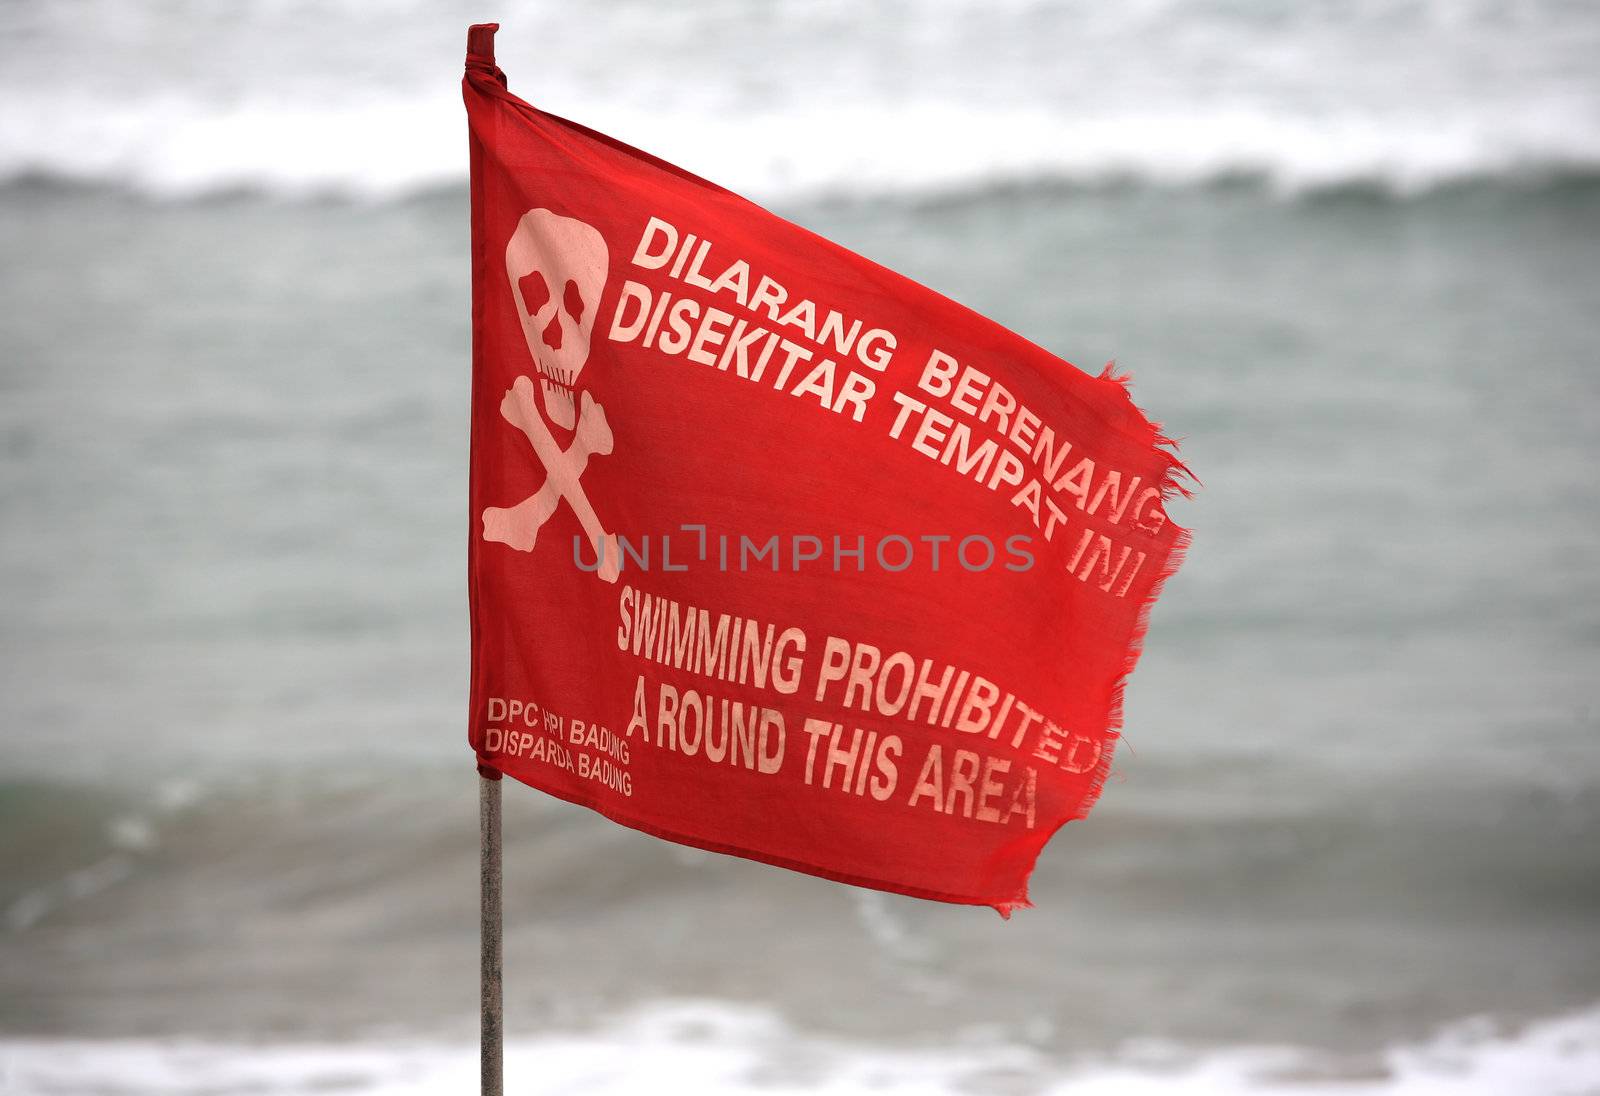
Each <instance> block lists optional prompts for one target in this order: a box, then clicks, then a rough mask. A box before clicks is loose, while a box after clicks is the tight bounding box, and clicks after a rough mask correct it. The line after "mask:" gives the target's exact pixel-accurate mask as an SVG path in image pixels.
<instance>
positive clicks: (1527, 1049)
mask: <svg viewBox="0 0 1600 1096" xmlns="http://www.w3.org/2000/svg"><path fill="white" fill-rule="evenodd" d="M476 1070H477V1055H476V1050H475V1048H473V1047H470V1046H450V1045H441V1044H426V1043H416V1042H410V1043H400V1042H390V1043H378V1042H373V1043H365V1044H295V1045H288V1044H284V1045H276V1046H257V1045H249V1046H247V1045H242V1044H225V1043H208V1042H196V1041H172V1042H135V1041H100V1042H96V1041H86V1040H22V1039H10V1040H3V1041H0V1091H3V1092H6V1093H15V1094H17V1096H29V1094H35V1093H36V1094H40V1096H43V1094H45V1093H58V1092H68V1091H70V1092H99V1091H105V1092H116V1093H119V1094H128V1096H140V1094H144V1093H152V1094H154V1093H161V1094H163V1096H186V1094H191V1093H192V1094H200V1093H208V1094H218V1096H222V1094H228V1093H241V1094H242V1093H256V1092H299V1091H318V1092H320V1091H330V1090H337V1091H341V1092H351V1093H361V1094H368V1096H424V1094H431V1093H459V1092H469V1091H472V1089H473V1087H474V1085H475V1084H476ZM506 1076H507V1080H508V1088H509V1089H510V1090H511V1091H529V1090H537V1091H540V1092H582V1093H584V1094H585V1096H608V1094H612V1093H617V1094H622V1093H629V1094H631V1093H639V1092H650V1093H665V1094H671V1093H694V1094H696V1096H744V1094H752V1096H753V1094H762V1096H791V1094H794V1096H799V1094H802V1093H821V1094H823V1096H847V1094H857V1093H860V1094H867V1093H871V1094H875V1096H924V1094H935V1093H956V1092H962V1093H966V1092H983V1091H991V1090H1002V1091H1008V1092H1011V1091H1026V1092H1037V1093H1041V1094H1043V1096H1101V1094H1104V1093H1108V1092H1114V1093H1118V1094H1120V1096H1168V1094H1173V1096H1177V1094H1182V1096H1225V1094H1249V1096H1290V1094H1296V1096H1488V1094H1496V1096H1499V1094H1505V1093H1535V1092H1537V1093H1541V1094H1543V1096H1580V1094H1585V1093H1594V1092H1596V1091H1597V1090H1600V1008H1596V1009H1593V1010H1589V1011H1586V1012H1581V1013H1577V1014H1574V1015H1571V1016H1566V1017H1562V1018H1558V1019H1553V1020H1548V1021H1544V1022H1542V1023H1537V1024H1534V1025H1531V1026H1529V1027H1526V1028H1524V1029H1523V1030H1521V1031H1520V1032H1517V1033H1515V1034H1505V1033H1500V1032H1497V1031H1496V1030H1495V1029H1494V1028H1493V1026H1492V1025H1490V1024H1488V1023H1486V1022H1482V1021H1478V1022H1469V1023H1465V1024H1462V1025H1458V1026H1456V1027H1453V1028H1451V1029H1449V1030H1447V1031H1446V1032H1444V1033H1442V1034H1441V1035H1440V1036H1439V1037H1437V1038H1436V1039H1433V1040H1430V1041H1429V1042H1427V1043H1425V1044H1419V1045H1412V1046H1405V1047H1398V1048H1395V1049H1393V1050H1391V1051H1390V1052H1388V1053H1387V1054H1386V1055H1384V1056H1383V1063H1382V1066H1381V1068H1379V1069H1377V1070H1373V1069H1370V1068H1366V1069H1363V1070H1361V1071H1359V1072H1350V1071H1346V1073H1345V1075H1343V1076H1341V1075H1340V1073H1339V1070H1338V1068H1337V1064H1336V1063H1330V1061H1329V1060H1328V1059H1327V1058H1326V1056H1322V1055H1317V1054H1314V1053H1311V1052H1308V1051H1303V1050H1296V1049H1292V1048H1270V1047H1256V1048H1248V1047H1241V1048H1227V1049H1216V1050H1209V1051H1204V1052H1199V1053H1193V1052H1185V1051H1182V1050H1180V1049H1178V1048H1174V1047H1169V1046H1158V1045H1151V1044H1142V1045H1130V1046H1129V1047H1128V1048H1127V1049H1126V1050H1124V1051H1123V1052H1121V1053H1119V1054H1117V1055H1114V1056H1111V1057H1109V1058H1104V1059H1094V1060H1090V1059H1081V1060H1076V1061H1073V1062H1069V1063H1067V1064H1065V1065H1062V1064H1059V1063H1052V1062H1051V1061H1050V1060H1049V1059H1047V1058H1046V1057H1045V1056H1044V1055H1043V1054H1042V1053H1041V1052H1039V1051H1038V1050H1035V1049H1031V1048H1028V1047H1024V1046H1020V1045H1016V1044H1007V1043H1003V1042H996V1041H993V1040H992V1039H983V1038H974V1039H972V1040H969V1041H959V1042H958V1043H957V1044H956V1045H953V1046H952V1045H941V1046H938V1047H933V1048H928V1049H917V1050H906V1049H885V1048H876V1047H870V1046H866V1045H862V1044H857V1043H850V1042H846V1041H843V1040H840V1039H836V1038H825V1037H820V1036H816V1035H807V1034H803V1033H799V1032H796V1031H794V1030H792V1029H791V1028H789V1027H788V1026H787V1025H785V1024H784V1023H783V1022H782V1021H780V1020H779V1019H778V1018H777V1017H775V1016H773V1015H772V1014H770V1013H767V1012H764V1011H761V1010H754V1009H747V1008H735V1007H733V1006H729V1005H725V1004H717V1003H710V1002H668V1003H662V1004H658V1005H654V1006H651V1007H647V1008H640V1009H638V1010H636V1011H634V1012H632V1013H629V1014H628V1015H626V1016H623V1017H621V1018H619V1019H618V1020H617V1021H616V1022H615V1023H614V1024H612V1025H610V1026H608V1027H606V1028H604V1029H603V1030H600V1031H595V1032H591V1033H576V1034H563V1035H551V1036H547V1037H542V1038H536V1039H521V1040H513V1041H512V1042H511V1043H510V1044H509V1045H508V1047H507V1054H506Z"/></svg>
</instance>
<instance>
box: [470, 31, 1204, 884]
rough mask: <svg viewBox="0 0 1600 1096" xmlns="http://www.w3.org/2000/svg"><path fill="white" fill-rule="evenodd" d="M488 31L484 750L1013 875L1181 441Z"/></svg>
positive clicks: (845, 860)
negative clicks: (612, 120)
mask: <svg viewBox="0 0 1600 1096" xmlns="http://www.w3.org/2000/svg"><path fill="white" fill-rule="evenodd" d="M495 30H496V27H495V26H494V25H493V24H490V25H486V26H477V27H473V28H472V30H471V32H470V34H469V38H468V54H467V72H466V79H465V81H464V85H463V87H464V93H465V97H466V104H467V114H468V118H469V121H470V125H471V148H472V277H473V282H472V288H473V294H472V321H473V343H472V362H473V380H472V472H471V500H470V501H471V537H470V548H469V552H468V561H469V562H468V568H469V585H470V597H471V607H472V698H471V716H470V725H469V732H468V736H469V740H470V742H471V744H472V746H473V748H474V749H475V750H476V751H477V755H478V760H479V764H480V767H482V768H483V769H484V770H485V771H486V772H502V773H506V774H508V775H510V776H513V777H515V778H516V779H518V780H521V781H523V782H524V783H527V784H530V785H532V786H533V787H536V788H539V789H542V790H543V791H546V792H549V793H550V794H552V795H555V796H558V797H560V798H562V799H566V800H569V801H571V802H574V803H580V804H583V805H585V806H588V807H592V808H593V809H595V810H597V811H599V812H601V813H602V814H604V815H606V816H607V817H609V818H611V819H613V820H615V821H617V822H620V823H622V824H624V825H627V826H631V827H633V828H634V829H638V830H643V831H645V832H646V833H652V834H655V835H657V836H659V837H664V838H668V839H670V840H673V841H679V842H682V843H684V844H688V845H694V846H698V847H700V848H704V849H711V850H713V851H717V852H725V853H732V854H735V855H738V856H745V857H749V858H751V859H755V860H761V861H765V862H766V863H770V864H776V865H780V866H782V867H787V868H792V869H794V870H796V871H802V872H809V873H811V874H813V875H819V876H823V877H825V878H828V879H835V880H839V881H841V882H845V883H853V884H857V885H859V886H865V887H875V888H878V889H881V890H888V891H897V892H899V893H902V894H909V895H915V896H918V897H921V898H931V899H937V900H939V901H944V902H962V903H970V904H975V905H990V906H994V907H995V908H996V909H998V910H999V911H1000V912H1001V913H1003V914H1009V912H1010V910H1011V909H1012V908H1014V907H1016V906H1021V905H1026V904H1027V879H1028V875H1029V873H1030V871H1031V870H1032V868H1033V864H1034V861H1035V859H1036V858H1037V857H1038V854H1039V851H1040V850H1041V849H1042V848H1043V847H1044V845H1045V843H1046V842H1047V841H1048V840H1049V839H1050V837H1051V835H1052V834H1053V833H1054V832H1055V831H1056V830H1057V829H1058V828H1059V827H1060V826H1061V825H1062V824H1063V823H1065V822H1067V821H1069V820H1071V819H1074V818H1081V817H1083V816H1084V815H1085V814H1086V813H1087V812H1088V811H1089V808H1090V807H1091V806H1092V805H1093V803H1094V801H1095V799H1096V797H1097V796H1098V795H1099V793H1100V788H1101V784H1102V783H1103V781H1104V780H1105V778H1106V774H1107V772H1108V771H1109V769H1110V765H1111V755H1112V746H1113V741H1114V739H1115V737H1116V733H1117V728H1118V726H1119V724H1120V720H1121V706H1122V687H1123V682H1124V680H1125V678H1126V677H1127V675H1128V673H1129V672H1130V671H1131V670H1132V669H1133V665H1134V662H1135V661H1136V659H1137V657H1138V654H1139V647H1140V641H1141V637H1142V634H1143V631H1144V624H1145V619H1146V616H1147V614H1148V612H1149V609H1150V606H1151V605H1152V603H1153V602H1154V600H1155V597H1156V594H1157V592H1158V591H1159V589H1160V587H1161V584H1162V582H1163V581H1164V580H1165V579H1166V578H1167V577H1168V576H1169V575H1170V574H1171V573H1172V572H1173V571H1174V570H1175V569H1176V567H1177V565H1178V560H1179V557H1180V555H1181V553H1182V549H1183V547H1184V544H1185V542H1186V540H1187V535H1186V534H1185V532H1184V531H1183V530H1181V529H1179V528H1178V527H1177V526H1176V525H1174V524H1173V523H1172V522H1171V521H1169V520H1168V518H1167V515H1166V511H1165V508H1164V507H1165V502H1166V500H1167V499H1168V498H1169V497H1170V496H1171V495H1172V494H1173V493H1174V492H1175V491H1179V490H1181V488H1179V487H1178V486H1177V480H1178V477H1179V476H1180V475H1182V474H1183V472H1184V469H1183V467H1182V465H1180V464H1179V463H1178V461H1177V459H1176V457H1175V456H1174V454H1173V452H1172V448H1173V447H1172V445H1171V443H1170V442H1168V440H1167V439H1166V438H1164V437H1163V436H1162V435H1161V433H1160V430H1159V427H1158V426H1157V425H1156V424H1153V423H1151V422H1149V421H1148V420H1147V419H1146V418H1145V417H1144V416H1143V415H1142V414H1141V413H1140V412H1139V410H1138V409H1137V408H1135V407H1134V405H1133V403H1132V401H1131V400H1130V399H1129V397H1128V394H1127V391H1126V389H1125V387H1124V383H1123V381H1124V379H1123V378H1118V377H1113V376H1110V375H1109V371H1108V372H1107V373H1103V374H1101V375H1100V376H1099V377H1091V376H1089V375H1087V374H1084V373H1081V372H1079V371H1078V370H1076V369H1075V368H1074V367H1073V366H1071V365H1069V364H1068V363H1066V362H1064V361H1062V360H1060V359H1058V358H1056V357H1054V356H1052V355H1051V354H1049V353H1047V352H1046V351H1044V350H1042V349H1040V348H1039V347H1037V346H1034V345H1033V344H1031V343H1029V342H1027V341H1026V340H1024V339H1022V338H1020V337H1018V336H1017V335H1014V334H1012V333H1011V332H1009V331H1006V330H1004V329H1003V328H1001V327H999V326H998V325H996V324H995V323H993V322H991V321H989V320H986V319H984V318H983V317H981V316H979V315H977V314H975V313H973V312H971V311H969V310H968V309H966V308H964V307H962V306H961V305H958V304H956V303H954V302H952V301H950V300H947V299H946V298H944V297H941V296H940V295H939V294H937V293H934V292H932V291H931V290H929V289H926V288H924V287H922V286H920V285H917V284H916V283H914V282H911V281H909V280H907V279H905V278H903V277H901V276H899V275H897V274H895V273H893V272H891V271H889V270H886V269H884V268H883V267H881V266H878V265H876V264H874V263H872V262H869V261H868V260H866V259H863V258H861V257H860V256H858V255H854V254H852V253H851V252H849V251H847V250H845V249H844V248H842V247H839V246H838V245H836V244H833V243H830V242H829V241H827V240H824V239H822V238H820V237H818V236H816V235H814V234H812V233H810V232H807V231H806V230H805V229H802V228H799V227H797V226H795V225H793V224H790V223H789V222H787V221H784V220H783V219H781V218H779V217H776V216H774V215H773V214H771V213H768V212H767V211H766V210H763V209H761V208H760V207H758V206H755V205H753V204H751V203H750V202H748V201H746V200H744V199H743V198H740V197H738V196H737V195H735V194H732V193H730V192H728V191H726V190H723V189H722V188H720V187H718V186H715V185H713V184H712V183H709V182H707V181H705V180H704V179H700V178H697V177H696V176H694V175H691V174H689V173H688V172H686V171H683V170H682V169H680V168H677V167H674V166H673V165H671V164H668V163H665V162H663V161H661V160H659V159H656V158H655V157H653V156H649V155H647V154H645V153H643V152H640V151H638V150H636V149H633V148H629V147H628V146H626V145H624V144H621V143H620V142H618V141H615V140H612V139H611V138H609V137H606V136H603V135H602V134H599V133H596V132H594V131H592V130H589V129H586V128H584V127H583V126H580V125H577V124H574V123H572V122H568V121H566V120H564V119H561V118H557V117H554V116H553V115H550V114H546V113H544V112H543V111H540V110H537V109H536V108H534V107H532V106H529V105H528V104H527V103H525V102H523V101H522V100H521V99H518V98H517V97H516V96H514V95H512V94H510V93H509V92H508V91H507V90H506V87H505V77H504V76H503V74H502V73H501V71H500V70H499V69H498V68H497V67H496V66H495V62H494V53H493V35H494V31H495ZM819 154H820V153H819Z"/></svg>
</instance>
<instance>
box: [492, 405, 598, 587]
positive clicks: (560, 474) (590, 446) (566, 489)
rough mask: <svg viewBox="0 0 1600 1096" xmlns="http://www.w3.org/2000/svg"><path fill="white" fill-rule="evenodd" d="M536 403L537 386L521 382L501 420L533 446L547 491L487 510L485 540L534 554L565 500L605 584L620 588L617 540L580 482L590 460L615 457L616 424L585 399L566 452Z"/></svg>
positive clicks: (504, 409)
mask: <svg viewBox="0 0 1600 1096" xmlns="http://www.w3.org/2000/svg"><path fill="white" fill-rule="evenodd" d="M535 398H536V393H535V391H534V386H533V381H531V380H529V379H528V378H527V377H518V378H517V379H516V382H515V383H514V384H513V385H512V386H511V388H510V390H508V391H507V392H506V395H505V398H504V399H503V400H501V401H500V414H501V415H502V416H503V417H504V418H505V420H506V421H507V422H509V423H510V424H511V425H512V426H515V427H516V428H517V429H519V430H521V431H522V433H523V434H524V435H525V436H526V437H527V439H528V444H529V445H531V446H533V452H534V455H535V456H537V457H538V458H539V462H540V463H541V464H543V465H544V468H545V480H544V486H542V487H540V488H539V490H537V491H535V492H534V493H533V494H532V495H529V496H528V497H527V498H525V499H523V500H522V501H521V502H519V503H517V504H516V505H515V506H511V507H499V506H489V507H486V508H485V509H484V511H483V539H484V540H492V541H497V542H498V543H501V544H508V545H510V546H511V547H512V548H515V549H516V550H517V551H519V552H528V551H532V550H533V543H534V540H535V539H536V538H537V537H538V535H539V530H540V529H541V528H543V527H544V523H545V522H546V521H549V520H550V517H551V515H553V514H554V513H555V512H556V507H557V506H559V505H560V504H561V500H562V499H566V500H567V505H568V506H570V507H572V512H573V514H574V515H576V517H577V519H578V524H580V525H582V526H583V531H584V532H585V533H586V534H588V537H589V545H590V547H591V548H593V549H594V551H595V555H596V558H597V559H598V560H599V570H598V571H597V573H598V574H599V576H600V577H601V578H602V579H604V580H605V581H606V582H615V581H617V574H618V571H619V570H620V567H619V564H620V560H619V558H618V550H617V538H616V537H615V536H614V535H613V534H611V533H608V532H606V531H605V529H604V528H602V527H601V525H600V519H599V518H598V517H596V516H595V512H594V507H593V506H591V505H590V504H589V496H588V495H586V494H585V493H584V490H583V485H582V484H581V483H580V482H579V480H580V478H581V477H582V476H583V471H584V469H585V468H587V467H588V465H589V458H590V457H591V456H602V457H603V456H605V455H606V454H607V453H610V452H611V443H612V437H611V424H610V423H608V422H606V412H605V408H603V407H601V406H600V405H599V404H598V403H595V402H594V398H593V397H591V396H590V395H589V393H587V392H585V393H583V395H582V398H581V400H580V401H579V404H578V419H577V426H576V427H575V428H574V430H573V435H572V444H571V445H569V446H567V448H566V449H561V448H560V447H559V446H557V445H556V440H555V438H554V437H553V436H551V433H550V428H549V427H547V426H545V424H544V418H543V417H542V416H541V415H540V414H539V406H538V404H537V403H536V402H535Z"/></svg>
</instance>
